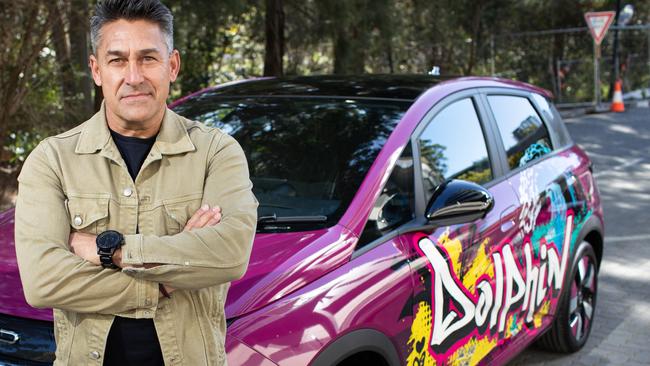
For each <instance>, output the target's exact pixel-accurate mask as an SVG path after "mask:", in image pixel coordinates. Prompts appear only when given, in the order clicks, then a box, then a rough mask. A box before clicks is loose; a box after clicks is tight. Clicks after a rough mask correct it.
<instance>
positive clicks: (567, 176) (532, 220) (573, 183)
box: [483, 90, 590, 342]
mask: <svg viewBox="0 0 650 366" xmlns="http://www.w3.org/2000/svg"><path fill="white" fill-rule="evenodd" d="M483 98H484V100H485V104H486V105H487V106H488V109H489V110H490V112H491V114H490V115H491V117H492V118H493V121H494V123H495V124H496V128H495V129H496V130H497V131H498V135H499V138H498V139H497V142H498V147H499V149H500V150H501V151H502V155H503V156H504V157H505V159H506V161H507V173H506V174H507V177H508V181H509V182H510V183H511V185H512V186H513V188H514V189H515V191H516V192H517V195H518V198H519V201H520V208H519V209H518V210H517V222H518V225H517V226H518V228H517V229H518V236H519V237H521V238H522V241H523V247H522V253H521V255H522V261H521V263H522V268H523V271H522V272H523V278H524V282H525V291H524V304H523V305H522V307H523V308H525V309H526V310H527V311H526V312H522V314H521V317H520V320H519V324H517V328H518V329H519V330H520V333H521V334H522V336H521V337H519V339H518V341H521V342H529V341H531V340H533V339H534V338H535V337H537V336H538V335H539V334H540V332H542V331H543V330H544V329H545V327H546V326H547V325H549V324H550V322H551V321H552V320H553V317H552V316H551V315H553V313H554V312H555V310H556V308H557V301H558V298H559V296H560V293H561V290H562V286H563V283H564V282H565V275H566V272H567V271H568V270H570V268H568V267H570V263H571V261H570V258H571V246H572V245H573V244H575V242H574V241H575V238H574V233H577V228H578V227H579V226H580V224H581V223H582V222H584V221H585V219H586V216H587V215H588V212H587V204H586V203H587V200H586V199H585V190H584V189H583V186H582V184H581V181H580V180H579V179H576V176H575V175H574V173H573V169H574V168H575V167H577V166H578V165H579V164H580V159H579V157H578V156H576V154H575V153H574V152H572V151H571V149H568V148H567V145H568V141H564V140H563V139H561V138H560V137H561V136H560V135H561V134H560V133H559V131H554V130H553V129H551V128H549V127H550V126H551V125H550V123H549V120H548V119H549V118H551V115H550V113H540V109H541V111H542V112H544V111H545V110H544V108H543V107H544V103H545V102H546V101H545V100H544V98H542V97H541V96H538V95H534V94H531V93H529V92H526V91H515V90H510V91H505V90H488V91H486V92H485V93H484V94H483ZM540 103H541V104H540ZM547 106H548V104H547ZM542 116H544V117H542ZM588 320H590V319H588Z"/></svg>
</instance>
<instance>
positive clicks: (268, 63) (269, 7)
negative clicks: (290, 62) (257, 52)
mask: <svg viewBox="0 0 650 366" xmlns="http://www.w3.org/2000/svg"><path fill="white" fill-rule="evenodd" d="M265 4H266V15H265V18H266V32H265V34H266V52H265V53H264V76H282V74H283V73H284V68H283V62H282V59H283V57H284V8H283V1H282V0H265Z"/></svg>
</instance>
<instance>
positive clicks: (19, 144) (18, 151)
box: [4, 130, 44, 165]
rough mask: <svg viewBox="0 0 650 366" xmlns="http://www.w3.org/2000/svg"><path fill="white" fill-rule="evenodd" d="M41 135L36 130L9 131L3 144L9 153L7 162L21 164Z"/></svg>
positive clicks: (41, 137) (40, 138)
mask: <svg viewBox="0 0 650 366" xmlns="http://www.w3.org/2000/svg"><path fill="white" fill-rule="evenodd" d="M43 137H44V136H43V135H42V134H40V133H39V132H37V131H36V130H31V131H17V132H11V133H10V134H9V136H8V137H7V142H5V144H4V148H5V150H7V151H8V152H9V153H10V154H11V155H10V157H9V163H10V164H11V165H17V164H22V163H23V162H24V161H25V159H26V158H27V155H29V153H31V152H32V150H34V148H35V147H36V146H37V145H38V143H39V142H40V141H41V140H42V139H43Z"/></svg>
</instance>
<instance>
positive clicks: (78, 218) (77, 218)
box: [72, 215, 84, 226]
mask: <svg viewBox="0 0 650 366" xmlns="http://www.w3.org/2000/svg"><path fill="white" fill-rule="evenodd" d="M72 222H73V224H74V225H75V226H80V225H81V224H83V223H84V220H82V219H81V216H79V215H75V216H74V220H72Z"/></svg>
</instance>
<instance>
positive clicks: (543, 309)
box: [533, 300, 551, 328]
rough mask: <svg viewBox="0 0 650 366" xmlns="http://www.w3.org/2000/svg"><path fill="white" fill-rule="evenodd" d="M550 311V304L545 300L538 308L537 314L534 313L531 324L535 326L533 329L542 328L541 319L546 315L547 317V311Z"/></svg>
mask: <svg viewBox="0 0 650 366" xmlns="http://www.w3.org/2000/svg"><path fill="white" fill-rule="evenodd" d="M550 309H551V302H550V301H548V300H546V301H544V303H542V306H541V307H540V308H539V310H538V311H537V313H535V316H534V318H533V323H534V324H535V328H539V327H541V326H542V319H544V317H545V316H546V315H548V312H549V310H550Z"/></svg>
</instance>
